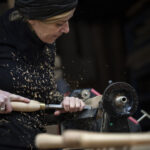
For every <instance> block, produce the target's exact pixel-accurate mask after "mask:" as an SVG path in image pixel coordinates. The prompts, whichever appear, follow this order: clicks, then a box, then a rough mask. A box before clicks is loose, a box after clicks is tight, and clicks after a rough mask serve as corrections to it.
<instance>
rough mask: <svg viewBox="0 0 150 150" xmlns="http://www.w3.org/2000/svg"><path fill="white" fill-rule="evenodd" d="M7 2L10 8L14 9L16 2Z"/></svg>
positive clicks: (11, 0)
mask: <svg viewBox="0 0 150 150" xmlns="http://www.w3.org/2000/svg"><path fill="white" fill-rule="evenodd" d="M7 2H8V8H12V7H14V3H15V0H7Z"/></svg>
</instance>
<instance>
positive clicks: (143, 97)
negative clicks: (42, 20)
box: [0, 0, 150, 132]
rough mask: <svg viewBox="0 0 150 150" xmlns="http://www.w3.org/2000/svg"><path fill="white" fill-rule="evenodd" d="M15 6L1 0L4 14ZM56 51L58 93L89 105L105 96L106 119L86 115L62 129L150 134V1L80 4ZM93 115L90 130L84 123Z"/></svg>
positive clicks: (0, 11)
mask: <svg viewBox="0 0 150 150" xmlns="http://www.w3.org/2000/svg"><path fill="white" fill-rule="evenodd" d="M13 5H14V0H1V1H0V14H3V13H4V12H5V11H6V10H7V9H9V8H11V7H13ZM56 47H57V56H56V79H57V84H58V90H59V91H60V92H61V93H63V94H68V93H69V94H70V95H71V96H77V97H79V98H83V99H84V100H85V101H86V100H87V101H88V98H93V97H95V96H100V95H102V98H101V99H102V102H99V110H100V111H101V112H102V113H101V118H102V119H101V120H99V119H97V120H95V118H94V119H93V118H92V117H93V116H95V114H97V110H92V111H91V110H85V112H84V113H82V114H79V115H76V116H75V118H77V119H79V120H76V119H75V120H73V121H71V122H69V121H68V120H66V121H64V122H63V123H62V124H61V130H65V129H68V128H69V129H76V128H77V129H83V128H82V127H81V126H78V124H82V125H83V126H84V127H85V126H86V130H87V131H96V132H98V131H103V132H141V131H142V132H147V131H150V1H149V0H121V1H119V0H113V1H112V0H105V1H104V0H93V1H91V0H79V4H78V7H77V9H76V12H75V14H74V17H73V18H72V19H71V20H70V32H69V33H68V34H66V35H63V36H62V37H60V38H59V39H58V40H57V41H56ZM88 115H90V119H91V122H90V125H89V127H88V125H85V124H84V123H85V121H82V118H85V119H86V118H88V119H89V116H88ZM87 116H88V117H87ZM116 118H117V119H116ZM76 122H78V123H76ZM93 122H94V123H93ZM95 122H96V123H95ZM84 129H85V128H84Z"/></svg>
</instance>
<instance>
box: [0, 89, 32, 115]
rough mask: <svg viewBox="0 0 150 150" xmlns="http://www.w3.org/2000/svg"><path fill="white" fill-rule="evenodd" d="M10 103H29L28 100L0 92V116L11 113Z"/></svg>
mask: <svg viewBox="0 0 150 150" xmlns="http://www.w3.org/2000/svg"><path fill="white" fill-rule="evenodd" d="M11 101H19V102H25V103H29V101H30V100H29V99H28V98H25V97H22V96H19V95H15V94H11V93H9V92H6V91H2V90H0V114H7V113H10V112H12V107H11Z"/></svg>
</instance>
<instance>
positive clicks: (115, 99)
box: [102, 82, 138, 117]
mask: <svg viewBox="0 0 150 150" xmlns="http://www.w3.org/2000/svg"><path fill="white" fill-rule="evenodd" d="M102 105H103V111H104V112H106V113H107V114H108V115H109V117H123V116H131V115H133V114H134V113H135V112H136V110H137V107H138V96H137V94H136V91H135V89H134V88H133V87H132V86H131V85H129V84H128V83H125V82H115V83H112V84H110V85H109V86H108V87H107V88H106V89H105V91H104V93H103V97H102Z"/></svg>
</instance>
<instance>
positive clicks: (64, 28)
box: [28, 11, 74, 44]
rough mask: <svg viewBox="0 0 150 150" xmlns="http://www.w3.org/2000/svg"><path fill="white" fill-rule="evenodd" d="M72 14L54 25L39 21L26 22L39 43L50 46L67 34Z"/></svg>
mask: <svg viewBox="0 0 150 150" xmlns="http://www.w3.org/2000/svg"><path fill="white" fill-rule="evenodd" d="M73 13H74V11H73V12H72V13H71V14H70V15H68V16H67V17H65V18H63V19H60V20H59V21H57V22H55V23H44V22H42V21H39V20H28V22H29V24H30V25H31V27H32V29H33V30H34V31H35V33H36V35H37V36H38V37H39V38H40V40H41V41H43V42H44V43H48V44H52V43H54V42H55V41H56V39H57V38H59V37H60V36H61V35H62V34H64V33H65V34H67V33H68V32H69V19H70V18H71V17H72V16H73Z"/></svg>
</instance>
